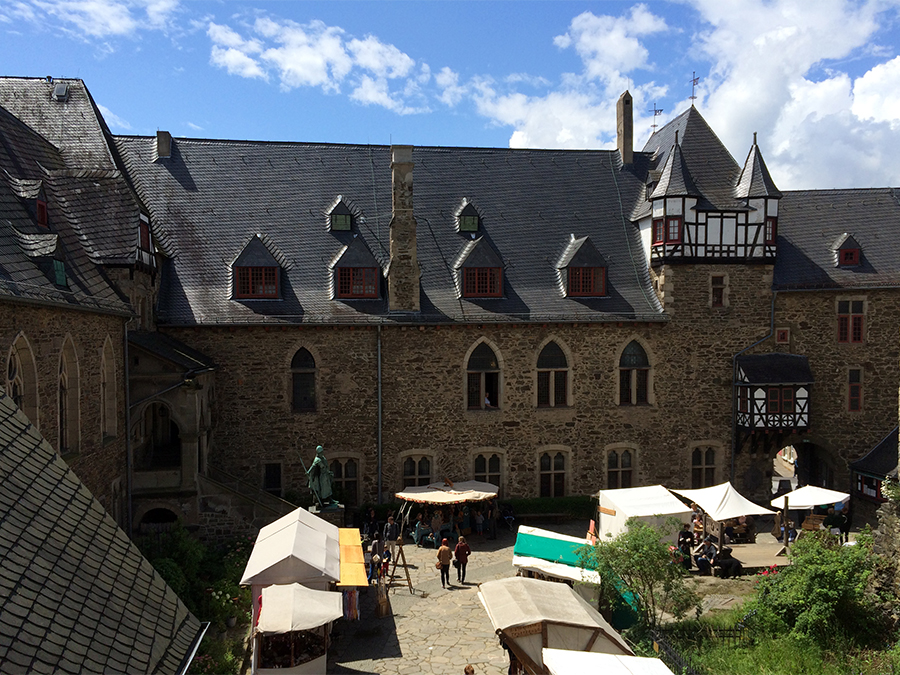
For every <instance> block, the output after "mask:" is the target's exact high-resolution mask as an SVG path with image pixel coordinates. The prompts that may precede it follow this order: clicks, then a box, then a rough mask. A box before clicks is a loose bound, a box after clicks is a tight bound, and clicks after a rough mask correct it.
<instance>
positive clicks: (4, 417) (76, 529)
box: [0, 393, 202, 673]
mask: <svg viewBox="0 0 900 675" xmlns="http://www.w3.org/2000/svg"><path fill="white" fill-rule="evenodd" d="M0 486H2V489H0V669H2V670H3V672H29V673H176V672H181V671H182V670H183V669H186V666H187V662H188V661H187V659H186V657H188V656H189V655H192V652H193V648H194V646H195V643H196V642H199V638H200V637H201V636H202V627H201V624H200V622H199V621H197V619H196V618H194V617H193V616H192V615H191V613H190V612H188V610H187V608H186V607H185V606H184V605H183V604H182V602H181V601H180V600H179V599H178V597H177V596H176V595H175V593H174V592H173V591H172V590H171V589H170V588H169V587H168V586H167V585H166V583H165V581H163V579H162V577H160V575H159V574H158V573H157V572H156V571H155V570H154V569H153V567H152V566H151V565H150V563H149V562H148V561H147V560H146V559H145V558H144V557H143V556H142V555H141V553H140V552H139V551H138V549H137V548H136V547H135V546H134V544H132V543H131V541H130V540H129V539H128V537H127V536H126V535H125V533H124V532H122V531H121V530H120V529H119V528H118V527H117V526H116V523H115V521H113V520H112V518H111V517H110V516H109V515H108V514H107V513H106V511H105V510H104V509H103V507H102V506H101V505H100V504H99V502H97V501H96V500H95V499H94V498H93V496H92V495H91V493H90V492H89V491H88V489H87V488H86V487H85V486H84V485H83V484H82V483H81V481H80V480H79V479H78V477H77V476H75V474H74V473H72V471H71V470H70V469H69V468H68V466H67V465H66V464H65V462H63V461H62V459H60V457H59V456H58V455H57V454H56V453H55V452H54V450H53V448H51V447H50V445H48V444H47V442H46V441H44V440H43V439H42V438H41V436H40V435H39V434H38V433H37V431H36V430H35V428H34V427H33V426H32V425H31V424H30V423H29V421H28V419H27V418H26V417H25V415H23V414H22V413H21V412H20V411H19V410H18V408H17V407H16V406H15V405H14V404H13V402H12V399H10V398H9V397H8V396H6V395H5V394H2V393H0Z"/></svg>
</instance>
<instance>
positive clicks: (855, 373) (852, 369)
mask: <svg viewBox="0 0 900 675" xmlns="http://www.w3.org/2000/svg"><path fill="white" fill-rule="evenodd" d="M845 370H846V372H847V378H846V381H847V389H846V395H845V398H846V401H845V402H846V407H845V410H846V411H847V412H850V413H854V414H856V413H861V412H863V410H864V409H865V386H864V385H865V369H864V368H863V367H862V366H847V367H846V369H845ZM854 401H855V405H856V407H854Z"/></svg>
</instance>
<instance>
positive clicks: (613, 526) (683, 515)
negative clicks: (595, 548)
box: [594, 485, 691, 537]
mask: <svg viewBox="0 0 900 675" xmlns="http://www.w3.org/2000/svg"><path fill="white" fill-rule="evenodd" d="M594 497H596V498H597V530H598V532H597V534H598V535H599V536H600V537H607V536H609V537H615V536H617V535H618V534H620V533H621V532H624V531H625V529H626V528H625V523H626V522H627V521H628V519H629V518H640V519H641V520H643V521H644V522H646V523H647V524H648V525H652V526H656V525H661V524H662V523H663V522H665V521H666V519H668V518H672V517H674V518H677V519H678V520H679V521H681V522H682V523H690V522H691V510H690V509H689V508H688V507H687V506H685V505H684V504H683V503H682V502H681V500H679V499H678V498H677V497H676V496H675V495H673V494H672V493H671V492H669V491H668V490H667V489H666V488H664V487H663V486H662V485H647V486H644V487H635V488H620V489H617V490H600V491H599V492H597V493H596V494H595V495H594Z"/></svg>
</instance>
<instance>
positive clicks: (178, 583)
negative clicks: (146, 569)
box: [153, 558, 190, 598]
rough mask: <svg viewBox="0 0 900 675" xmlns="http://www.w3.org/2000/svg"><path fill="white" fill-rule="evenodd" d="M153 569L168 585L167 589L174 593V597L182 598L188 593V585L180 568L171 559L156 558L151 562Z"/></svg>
mask: <svg viewBox="0 0 900 675" xmlns="http://www.w3.org/2000/svg"><path fill="white" fill-rule="evenodd" d="M153 567H154V568H155V569H156V571H157V572H159V575H160V576H161V577H162V578H163V579H164V580H165V582H166V583H167V584H169V588H171V589H172V590H173V591H175V595H177V596H178V597H179V598H184V597H186V596H187V595H188V593H189V592H190V583H189V582H188V580H187V577H186V576H185V575H184V571H183V570H182V569H181V566H180V565H179V564H178V563H177V562H175V561H174V560H172V559H171V558H157V559H156V560H154V561H153Z"/></svg>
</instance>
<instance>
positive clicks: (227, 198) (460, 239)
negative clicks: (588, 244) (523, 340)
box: [115, 136, 666, 325]
mask: <svg viewBox="0 0 900 675" xmlns="http://www.w3.org/2000/svg"><path fill="white" fill-rule="evenodd" d="M115 142H116V148H117V153H118V155H119V156H120V157H121V158H122V161H123V163H124V168H125V170H126V171H127V172H128V174H129V176H130V177H131V179H132V181H133V184H134V186H135V189H136V190H137V192H138V195H139V197H140V199H141V201H142V203H143V204H145V205H146V207H147V208H148V209H149V210H150V215H151V222H152V223H153V227H154V234H155V235H156V236H157V241H163V242H166V246H167V248H168V250H169V251H171V253H172V257H171V259H170V260H167V261H166V263H165V267H164V269H163V274H162V279H163V282H162V286H161V298H160V308H161V316H160V321H161V323H163V324H166V323H168V324H187V325H190V324H215V323H277V322H288V323H297V322H323V323H359V322H375V321H410V322H460V321H473V322H494V321H512V322H523V321H548V320H556V321H621V320H629V319H631V320H641V321H664V320H666V317H665V316H664V315H663V314H662V311H661V308H660V306H659V303H658V301H657V299H656V296H655V294H654V293H653V291H652V289H651V286H650V280H649V272H648V271H647V269H646V268H647V266H646V263H645V261H644V260H643V250H642V247H641V243H640V238H639V233H638V232H637V229H636V228H635V227H634V226H633V225H632V224H631V223H630V222H628V214H629V211H630V209H631V206H632V205H633V204H634V202H635V200H636V198H637V195H638V193H639V192H640V191H641V190H642V189H643V181H642V180H641V179H640V178H639V177H638V176H637V175H636V172H635V170H633V169H623V167H622V166H621V163H620V161H619V158H618V153H617V152H615V151H613V152H610V151H552V150H508V149H490V148H487V149H485V148H440V147H415V148H414V149H413V161H414V163H415V167H414V171H413V172H414V190H415V205H414V207H415V217H416V221H417V235H416V236H417V257H418V262H419V265H420V268H421V308H422V309H421V312H419V313H396V312H394V313H391V312H389V311H388V307H387V302H386V299H385V298H384V297H383V296H384V288H385V287H386V285H385V284H383V283H382V297H381V298H379V299H378V300H336V299H332V296H331V288H332V280H331V278H330V276H331V275H333V271H332V269H331V266H332V264H333V263H334V261H335V260H336V259H337V256H338V255H339V254H340V252H341V251H342V250H343V249H344V247H345V246H347V245H349V244H350V242H351V241H352V238H353V235H354V234H357V235H358V236H359V238H361V239H362V241H363V243H365V245H366V247H367V248H368V250H369V251H371V253H372V255H373V256H374V257H375V259H376V260H377V261H378V263H379V266H380V267H381V269H382V270H386V269H387V267H388V263H389V238H388V235H389V223H390V221H391V170H390V164H391V157H390V148H389V147H386V146H363V145H325V144H314V143H263V142H249V141H215V140H201V139H180V138H179V139H174V141H173V149H172V156H171V158H169V159H157V158H156V153H155V139H154V138H146V137H133V136H117V137H115ZM644 165H646V162H644ZM338 195H341V196H343V198H344V199H345V200H346V201H347V202H348V204H352V207H351V208H352V209H353V211H354V228H355V230H354V232H333V231H330V229H329V228H328V227H327V218H326V217H325V214H326V213H327V210H328V209H329V208H330V207H331V206H332V205H333V204H334V203H335V200H336V198H337V196H338ZM463 198H466V199H468V200H469V201H471V202H473V203H475V204H476V205H477V206H478V210H479V213H480V216H481V221H480V226H479V232H477V233H472V234H474V235H475V238H477V237H483V238H484V242H485V243H489V244H490V246H491V248H492V249H493V250H494V251H496V253H497V254H498V255H499V256H500V258H501V259H502V260H503V264H504V272H503V275H504V292H505V294H504V297H502V298H497V299H471V300H470V299H461V298H460V297H459V293H458V290H457V286H456V278H455V277H456V274H457V271H456V270H455V269H454V265H455V264H456V263H458V261H459V259H460V256H461V254H462V253H463V250H464V248H465V247H466V246H467V244H468V243H469V242H471V241H472V239H473V237H472V234H470V233H460V232H459V231H458V229H457V223H456V216H457V213H458V210H459V206H460V204H461V202H462V199H463ZM256 233H262V234H264V235H265V236H266V237H267V238H268V240H269V241H271V242H272V243H273V244H274V246H275V247H277V249H278V250H279V251H281V252H282V253H283V254H284V256H285V258H286V259H287V260H288V261H289V263H290V269H288V270H283V271H282V276H281V292H282V296H283V297H282V299H280V300H240V301H237V300H233V299H232V294H233V289H232V281H231V271H230V264H231V261H233V260H234V259H235V258H236V257H237V256H238V254H239V253H240V252H241V250H242V249H243V247H244V246H245V245H246V243H247V242H248V241H249V238H250V237H251V236H252V235H253V234H256ZM573 234H574V235H575V237H584V236H590V238H591V241H592V242H593V243H594V245H595V246H596V247H597V248H598V249H599V250H601V251H603V252H604V254H605V255H606V256H607V257H608V262H609V268H608V288H609V297H606V298H568V297H565V295H564V294H563V293H562V291H561V289H560V287H559V282H558V271H557V270H556V268H555V265H556V263H557V261H558V260H559V259H560V257H561V256H562V254H563V252H564V251H565V249H566V247H567V246H568V245H569V243H570V241H571V238H572V235H573Z"/></svg>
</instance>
